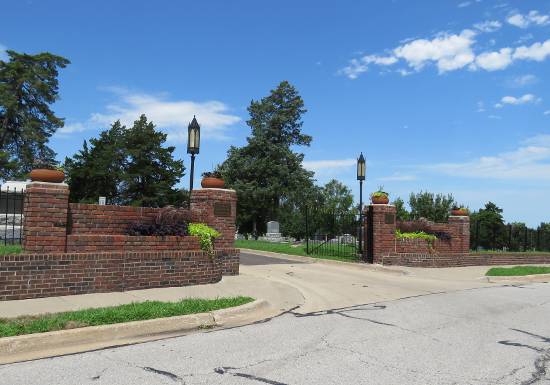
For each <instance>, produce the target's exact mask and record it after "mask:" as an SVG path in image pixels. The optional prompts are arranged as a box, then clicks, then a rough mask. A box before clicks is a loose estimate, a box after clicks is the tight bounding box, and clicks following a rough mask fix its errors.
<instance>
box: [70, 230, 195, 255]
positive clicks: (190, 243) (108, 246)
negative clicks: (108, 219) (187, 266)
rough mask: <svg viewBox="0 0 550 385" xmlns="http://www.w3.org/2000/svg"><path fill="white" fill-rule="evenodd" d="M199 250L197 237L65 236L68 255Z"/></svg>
mask: <svg viewBox="0 0 550 385" xmlns="http://www.w3.org/2000/svg"><path fill="white" fill-rule="evenodd" d="M151 250H156V251H161V250H176V251H177V250H200V245H199V239H198V238H197V237H190V236H188V237H178V236H164V237H155V236H130V235H112V234H80V235H68V236H67V252H68V253H84V252H89V251H151Z"/></svg>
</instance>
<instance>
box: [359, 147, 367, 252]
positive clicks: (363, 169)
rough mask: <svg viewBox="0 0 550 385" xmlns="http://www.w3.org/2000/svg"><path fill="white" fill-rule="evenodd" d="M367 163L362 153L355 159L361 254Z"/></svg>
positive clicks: (360, 249)
mask: <svg viewBox="0 0 550 385" xmlns="http://www.w3.org/2000/svg"><path fill="white" fill-rule="evenodd" d="M366 169H367V164H366V163H365V157H364V156H363V153H361V155H359V158H358V159H357V180H358V181H359V253H360V254H363V181H364V180H365V172H366Z"/></svg>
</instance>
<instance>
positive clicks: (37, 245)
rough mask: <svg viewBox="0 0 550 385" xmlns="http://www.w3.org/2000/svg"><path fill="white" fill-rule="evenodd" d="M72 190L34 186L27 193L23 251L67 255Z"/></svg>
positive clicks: (61, 186) (51, 185) (60, 185)
mask: <svg viewBox="0 0 550 385" xmlns="http://www.w3.org/2000/svg"><path fill="white" fill-rule="evenodd" d="M68 208H69V186H67V185H66V184H64V183H45V182H32V183H30V184H28V185H27V189H26V191H25V203H24V209H23V213H24V220H23V250H24V251H25V252H27V253H64V252H65V251H66V248H67V212H68Z"/></svg>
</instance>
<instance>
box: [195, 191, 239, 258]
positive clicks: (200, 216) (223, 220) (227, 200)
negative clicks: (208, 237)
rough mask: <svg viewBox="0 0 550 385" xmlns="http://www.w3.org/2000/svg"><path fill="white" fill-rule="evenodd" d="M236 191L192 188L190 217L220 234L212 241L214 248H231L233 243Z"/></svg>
mask: <svg viewBox="0 0 550 385" xmlns="http://www.w3.org/2000/svg"><path fill="white" fill-rule="evenodd" d="M236 216H237V193H236V192H235V190H227V189H218V188H209V189H202V190H193V193H192V194H191V218H192V221H193V222H202V223H206V224H207V225H209V226H211V227H213V228H215V229H216V230H218V231H219V232H220V234H221V236H220V237H219V238H217V239H216V240H215V241H214V247H215V248H216V249H218V248H219V249H226V248H232V247H233V245H234V244H235V218H236Z"/></svg>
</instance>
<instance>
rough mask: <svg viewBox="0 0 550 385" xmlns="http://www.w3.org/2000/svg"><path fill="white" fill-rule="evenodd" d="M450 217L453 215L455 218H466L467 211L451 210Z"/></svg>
mask: <svg viewBox="0 0 550 385" xmlns="http://www.w3.org/2000/svg"><path fill="white" fill-rule="evenodd" d="M451 215H454V216H457V217H467V216H468V210H465V209H453V210H451Z"/></svg>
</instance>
